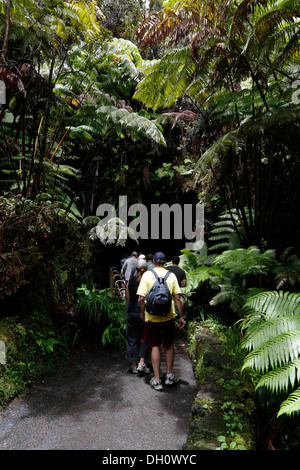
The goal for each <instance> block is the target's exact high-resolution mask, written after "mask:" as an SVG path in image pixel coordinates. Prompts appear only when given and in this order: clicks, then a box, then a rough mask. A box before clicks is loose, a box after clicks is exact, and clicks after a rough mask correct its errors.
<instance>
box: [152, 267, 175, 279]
mask: <svg viewBox="0 0 300 470" xmlns="http://www.w3.org/2000/svg"><path fill="white" fill-rule="evenodd" d="M152 272H153V274H154V276H155V277H156V279H164V280H165V281H166V280H167V277H169V275H170V274H171V271H168V272H167V274H165V275H164V276H163V277H159V276H158V274H157V272H155V271H154V269H152Z"/></svg>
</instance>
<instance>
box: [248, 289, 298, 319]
mask: <svg viewBox="0 0 300 470" xmlns="http://www.w3.org/2000/svg"><path fill="white" fill-rule="evenodd" d="M244 310H245V312H246V313H251V314H253V313H254V312H257V313H258V312H259V314H260V315H261V317H262V318H263V317H264V318H265V319H266V320H267V319H271V318H274V317H279V316H281V315H285V316H287V315H300V294H299V293H291V292H283V291H279V292H277V291H271V292H270V291H268V292H263V293H260V294H257V295H255V296H253V297H251V298H249V299H248V300H247V301H246V303H245V306H244Z"/></svg>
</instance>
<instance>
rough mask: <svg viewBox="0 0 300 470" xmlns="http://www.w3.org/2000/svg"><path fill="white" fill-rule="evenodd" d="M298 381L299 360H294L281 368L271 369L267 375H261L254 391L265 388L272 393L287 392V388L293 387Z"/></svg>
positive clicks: (299, 377) (299, 374) (299, 373)
mask: <svg viewBox="0 0 300 470" xmlns="http://www.w3.org/2000/svg"><path fill="white" fill-rule="evenodd" d="M299 379H300V359H295V360H294V361H293V362H288V363H287V364H284V365H283V366H282V367H279V368H277V369H273V370H272V371H270V372H268V373H267V374H265V375H263V377H262V378H261V379H260V381H259V382H258V384H257V385H256V389H258V388H260V387H266V388H267V389H268V390H271V391H272V392H275V393H276V392H281V391H283V390H284V391H288V389H289V387H290V386H292V387H294V386H295V383H297V382H299Z"/></svg>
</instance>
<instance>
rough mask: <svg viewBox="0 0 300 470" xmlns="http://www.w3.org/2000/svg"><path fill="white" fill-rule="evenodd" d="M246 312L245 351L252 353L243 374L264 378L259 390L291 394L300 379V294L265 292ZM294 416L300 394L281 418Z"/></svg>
mask: <svg viewBox="0 0 300 470" xmlns="http://www.w3.org/2000/svg"><path fill="white" fill-rule="evenodd" d="M245 312H247V313H246V317H245V319H244V320H243V321H242V322H241V323H242V331H244V332H245V335H244V338H243V341H242V347H244V348H246V349H248V350H249V351H251V352H250V353H249V354H248V355H247V357H246V358H245V361H244V364H243V367H242V370H245V369H247V368H251V369H254V370H256V371H258V372H259V373H260V374H262V377H261V379H260V381H259V382H258V384H257V388H260V387H266V388H267V389H269V390H271V391H272V392H273V393H278V392H282V391H285V392H288V391H289V390H290V389H291V387H292V388H293V387H295V386H297V385H298V383H299V379H300V294H299V293H289V292H277V291H275V292H263V293H260V294H257V295H255V296H253V297H250V298H249V299H248V300H247V302H246V304H245ZM295 412H297V413H299V412H300V400H299V390H296V391H293V392H292V393H291V394H290V396H289V397H288V398H287V400H286V401H284V402H283V403H282V405H281V407H280V410H279V412H278V416H279V415H281V414H287V415H290V414H292V413H295Z"/></svg>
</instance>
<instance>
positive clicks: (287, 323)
mask: <svg viewBox="0 0 300 470" xmlns="http://www.w3.org/2000/svg"><path fill="white" fill-rule="evenodd" d="M248 326H249V325H248ZM297 330H300V316H287V317H286V316H279V317H278V318H272V319H271V320H268V321H262V319H261V320H260V321H259V322H258V323H257V324H256V326H254V325H253V323H252V325H251V329H249V331H248V332H247V333H246V334H245V337H244V338H243V341H242V347H243V348H245V349H248V350H252V349H256V348H258V347H260V346H261V345H262V344H263V343H265V342H267V341H269V340H270V339H272V338H274V337H275V336H278V335H280V334H282V333H284V332H289V331H297Z"/></svg>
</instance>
